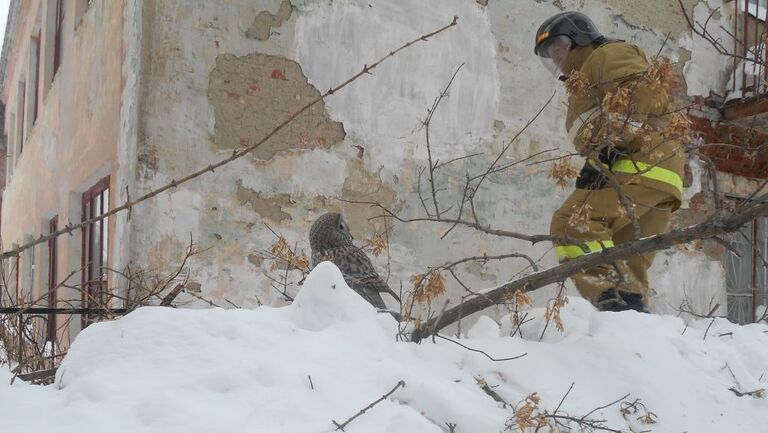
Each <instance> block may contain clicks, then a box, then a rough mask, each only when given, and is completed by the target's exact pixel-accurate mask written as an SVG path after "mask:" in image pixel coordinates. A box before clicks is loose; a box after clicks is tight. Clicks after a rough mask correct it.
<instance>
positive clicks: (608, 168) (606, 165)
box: [587, 158, 611, 170]
mask: <svg viewBox="0 0 768 433" xmlns="http://www.w3.org/2000/svg"><path fill="white" fill-rule="evenodd" d="M587 161H589V163H590V164H592V166H593V167H595V168H598V167H600V166H601V165H602V166H603V168H604V169H606V170H610V169H611V167H610V166H609V165H608V164H603V163H602V162H600V161H598V160H596V159H592V158H589V159H588V160H587Z"/></svg>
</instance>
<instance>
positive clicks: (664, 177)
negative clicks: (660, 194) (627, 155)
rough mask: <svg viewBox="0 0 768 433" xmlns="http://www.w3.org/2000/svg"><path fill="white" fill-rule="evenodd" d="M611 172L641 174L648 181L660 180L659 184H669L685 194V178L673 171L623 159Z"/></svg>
mask: <svg viewBox="0 0 768 433" xmlns="http://www.w3.org/2000/svg"><path fill="white" fill-rule="evenodd" d="M611 171H612V172H614V173H628V174H635V173H640V176H643V177H647V178H648V179H653V180H658V181H659V182H664V183H668V184H670V185H672V186H674V187H675V188H677V190H678V191H680V193H681V194H682V192H683V178H681V177H680V175H679V174H677V173H675V172H674V171H672V170H667V169H666V168H664V167H658V166H653V165H650V164H646V163H644V162H638V161H631V160H629V159H622V160H621V161H616V162H615V163H614V164H613V165H612V166H611Z"/></svg>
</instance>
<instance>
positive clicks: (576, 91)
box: [565, 71, 590, 98]
mask: <svg viewBox="0 0 768 433" xmlns="http://www.w3.org/2000/svg"><path fill="white" fill-rule="evenodd" d="M589 88H590V84H589V80H588V79H587V76H586V75H585V74H584V73H583V72H581V71H574V72H573V73H572V74H571V75H570V76H569V77H568V79H567V80H565V91H566V92H567V93H568V96H572V97H574V98H581V97H583V96H586V95H587V92H588V91H589Z"/></svg>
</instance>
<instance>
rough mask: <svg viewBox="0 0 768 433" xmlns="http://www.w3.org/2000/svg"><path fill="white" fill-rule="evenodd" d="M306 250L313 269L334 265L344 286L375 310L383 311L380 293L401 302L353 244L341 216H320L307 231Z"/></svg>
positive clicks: (369, 261) (383, 306) (363, 253)
mask: <svg viewBox="0 0 768 433" xmlns="http://www.w3.org/2000/svg"><path fill="white" fill-rule="evenodd" d="M309 246H310V248H311V249H312V267H315V266H317V264H318V263H320V262H322V261H325V260H328V261H331V262H333V264H335V265H336V266H337V267H338V268H339V270H341V274H342V275H343V276H344V280H345V281H346V282H347V284H348V285H349V286H350V287H351V288H352V290H354V291H355V292H357V293H358V294H359V295H360V296H362V297H363V299H365V300H366V301H368V302H369V303H370V304H371V305H373V306H374V307H376V308H378V309H386V308H387V306H386V305H385V304H384V300H383V299H382V298H381V293H382V292H385V293H389V294H390V295H392V296H393V297H394V298H395V299H397V301H398V302H400V299H399V298H398V296H397V295H396V294H395V292H394V291H392V289H391V288H389V286H388V285H387V283H386V282H385V281H384V280H383V279H382V278H381V277H380V276H379V274H378V273H376V270H375V269H374V268H373V264H372V263H371V259H370V258H368V255H367V254H366V253H365V252H364V251H363V250H362V249H360V248H358V247H356V246H355V245H354V244H353V243H352V235H351V234H350V233H349V228H348V227H347V223H346V222H345V221H344V218H343V217H342V216H341V214H338V213H332V212H329V213H326V214H323V215H321V216H320V217H319V218H317V220H315V222H314V223H313V224H312V228H310V229H309Z"/></svg>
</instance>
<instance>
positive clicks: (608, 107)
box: [602, 87, 632, 114]
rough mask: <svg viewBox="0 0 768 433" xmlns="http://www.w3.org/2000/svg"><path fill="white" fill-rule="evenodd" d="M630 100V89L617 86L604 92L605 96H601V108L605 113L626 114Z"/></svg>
mask: <svg viewBox="0 0 768 433" xmlns="http://www.w3.org/2000/svg"><path fill="white" fill-rule="evenodd" d="M631 100H632V91H630V90H629V89H628V88H626V87H617V88H615V89H614V90H611V91H609V92H606V94H605V97H603V104H602V109H603V111H604V112H607V113H620V114H627V113H628V111H629V103H630V101H631Z"/></svg>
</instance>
